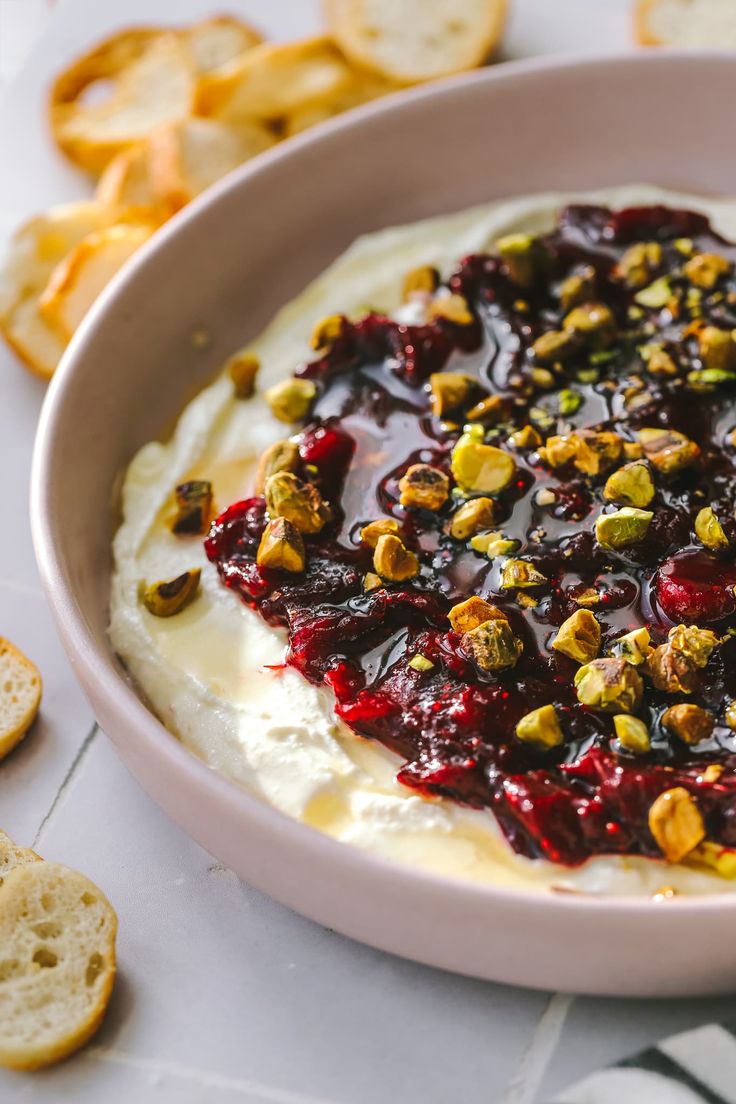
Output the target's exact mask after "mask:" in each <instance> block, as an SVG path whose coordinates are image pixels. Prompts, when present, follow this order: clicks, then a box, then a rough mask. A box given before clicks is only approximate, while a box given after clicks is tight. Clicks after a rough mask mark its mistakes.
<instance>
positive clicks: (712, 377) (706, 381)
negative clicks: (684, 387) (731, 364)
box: [687, 368, 736, 391]
mask: <svg viewBox="0 0 736 1104" xmlns="http://www.w3.org/2000/svg"><path fill="white" fill-rule="evenodd" d="M734 380H736V372H726V371H724V370H723V369H722V368H701V369H699V370H698V369H696V370H695V371H693V372H688V374H687V382H688V384H689V386H690V387H691V388H692V390H693V391H715V389H716V388H717V387H719V386H720V385H721V384H722V383H733V381H734Z"/></svg>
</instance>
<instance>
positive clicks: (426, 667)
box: [409, 653, 434, 671]
mask: <svg viewBox="0 0 736 1104" xmlns="http://www.w3.org/2000/svg"><path fill="white" fill-rule="evenodd" d="M409 667H411V669H412V670H413V671H431V670H432V668H433V667H434V663H433V662H432V660H431V659H427V657H426V656H423V655H421V654H420V653H417V654H416V655H415V656H412V657H411V659H410V660H409Z"/></svg>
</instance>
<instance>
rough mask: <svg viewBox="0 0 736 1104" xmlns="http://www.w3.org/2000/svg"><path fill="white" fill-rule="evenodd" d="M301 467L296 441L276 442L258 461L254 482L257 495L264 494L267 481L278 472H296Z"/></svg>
mask: <svg viewBox="0 0 736 1104" xmlns="http://www.w3.org/2000/svg"><path fill="white" fill-rule="evenodd" d="M298 467H299V448H298V446H297V445H296V444H295V443H294V441H289V440H285V441H274V443H273V444H272V445H269V446H268V448H267V449H266V451H265V452H264V453H262V454H261V458H260V460H259V461H258V470H257V471H256V478H255V482H254V490H255V493H256V494H263V490H264V488H265V486H266V480H267V479H268V478H269V476H271V475H276V473H277V472H295V471H296V470H297V468H298Z"/></svg>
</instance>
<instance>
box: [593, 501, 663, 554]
mask: <svg viewBox="0 0 736 1104" xmlns="http://www.w3.org/2000/svg"><path fill="white" fill-rule="evenodd" d="M653 517H654V514H653V513H652V512H651V510H637V509H635V508H634V507H632V506H623V507H622V508H621V509H620V510H615V511H614V512H613V513H612V514H601V515H600V517H599V518H598V520H597V521H596V523H595V537H596V540H597V541H598V543H599V544H600V545H601V546H602V547H603V548H626V547H628V546H629V545H630V544H637V543H638V542H639V541H640V540H644V538H645V537H646V535H647V531H648V529H649V525H650V523H651V520H652V518H653Z"/></svg>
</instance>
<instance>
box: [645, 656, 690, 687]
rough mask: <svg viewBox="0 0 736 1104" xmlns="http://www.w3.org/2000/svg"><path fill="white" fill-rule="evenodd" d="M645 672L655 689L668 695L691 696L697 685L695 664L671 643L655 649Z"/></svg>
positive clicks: (649, 657)
mask: <svg viewBox="0 0 736 1104" xmlns="http://www.w3.org/2000/svg"><path fill="white" fill-rule="evenodd" d="M644 670H645V672H646V674H647V675H649V678H650V679H651V680H652V684H653V685H654V687H655V688H656V689H657V690H664V691H665V692H666V693H667V694H690V693H692V691H693V690H694V689H695V686H696V685H697V678H696V671H697V668H696V666H695V664H694V663H693V662H692V660H691V659H689V657H688V656H686V655H684V654H683V653H682V652H678V650H677V649H676V648H673V647H672V644H671V643H668V644H660V645H659V647H657V648H653V649H652V651H651V652H650V653H649V655H648V656H647V659H646V664H645V666H644Z"/></svg>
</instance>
